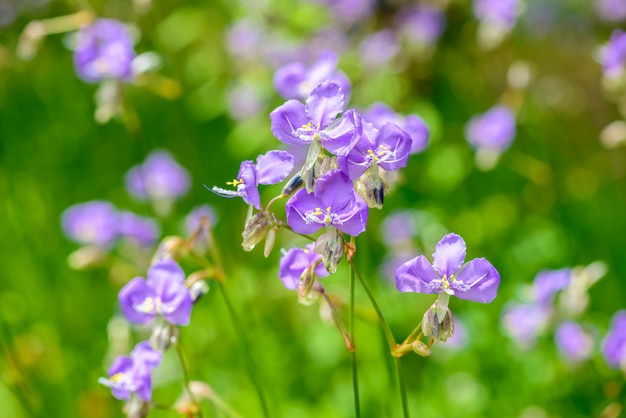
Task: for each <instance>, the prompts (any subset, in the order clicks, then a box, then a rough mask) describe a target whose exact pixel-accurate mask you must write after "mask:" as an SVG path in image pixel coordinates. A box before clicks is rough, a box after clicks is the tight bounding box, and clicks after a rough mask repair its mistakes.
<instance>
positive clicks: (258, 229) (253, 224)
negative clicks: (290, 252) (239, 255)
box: [241, 212, 276, 251]
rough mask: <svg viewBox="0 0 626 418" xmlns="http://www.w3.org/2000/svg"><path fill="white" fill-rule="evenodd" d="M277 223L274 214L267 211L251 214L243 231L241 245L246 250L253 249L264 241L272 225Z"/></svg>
mask: <svg viewBox="0 0 626 418" xmlns="http://www.w3.org/2000/svg"><path fill="white" fill-rule="evenodd" d="M275 225H276V219H275V218H274V215H272V214H271V213H267V212H258V213H256V214H255V215H253V216H251V217H250V219H248V222H246V226H245V227H244V229H243V232H242V233H241V236H242V237H243V241H242V242H241V246H242V247H243V250H244V251H252V249H253V248H254V246H255V245H257V244H258V243H259V242H261V241H263V239H265V237H266V236H267V233H268V232H269V231H270V229H271V228H272V226H275Z"/></svg>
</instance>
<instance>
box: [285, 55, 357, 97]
mask: <svg viewBox="0 0 626 418" xmlns="http://www.w3.org/2000/svg"><path fill="white" fill-rule="evenodd" d="M337 62H338V58H337V54H335V53H334V52H333V51H325V52H323V53H322V54H321V55H320V57H319V58H318V59H317V61H315V63H313V65H311V66H310V67H307V66H306V65H305V64H303V63H301V62H293V63H291V64H287V65H285V66H283V67H281V68H279V69H278V70H276V73H275V74H274V87H275V88H276V90H277V91H278V93H279V94H280V95H281V96H283V97H284V98H285V99H297V100H304V99H306V98H307V97H309V94H310V93H311V91H312V90H313V88H314V87H315V86H317V85H318V84H319V83H321V82H323V81H327V80H328V81H332V82H333V83H335V84H337V85H339V86H340V87H341V91H342V92H343V94H344V96H346V97H348V96H349V95H350V80H349V79H348V77H347V76H346V75H345V74H344V73H343V72H341V71H339V70H337Z"/></svg>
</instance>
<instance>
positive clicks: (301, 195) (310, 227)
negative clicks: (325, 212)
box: [285, 185, 322, 234]
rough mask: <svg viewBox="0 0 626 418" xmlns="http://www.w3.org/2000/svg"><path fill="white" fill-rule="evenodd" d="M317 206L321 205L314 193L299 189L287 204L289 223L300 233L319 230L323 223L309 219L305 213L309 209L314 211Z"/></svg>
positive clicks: (286, 210) (310, 232)
mask: <svg viewBox="0 0 626 418" xmlns="http://www.w3.org/2000/svg"><path fill="white" fill-rule="evenodd" d="M316 187H317V185H316ZM317 207H319V205H318V203H317V201H316V200H315V197H314V196H313V195H312V194H308V193H307V192H306V190H305V189H301V190H299V191H298V192H296V194H295V195H293V197H292V198H291V199H289V201H288V202H287V204H286V205H285V212H286V213H287V223H288V224H289V226H290V227H291V228H292V229H293V230H294V231H295V232H297V233H299V234H312V233H314V232H317V231H318V230H319V229H320V228H321V227H322V225H321V224H319V223H316V222H311V221H307V220H306V216H305V215H304V214H305V213H306V212H308V211H314V210H315V209H316V208H317Z"/></svg>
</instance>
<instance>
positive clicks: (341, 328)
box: [322, 287, 355, 351]
mask: <svg viewBox="0 0 626 418" xmlns="http://www.w3.org/2000/svg"><path fill="white" fill-rule="evenodd" d="M322 296H324V299H325V300H326V303H328V307H329V308H330V313H331V315H332V317H333V321H335V325H336V326H337V328H338V329H339V333H340V334H341V336H342V337H343V342H344V344H345V345H346V348H347V349H348V351H354V349H355V347H354V341H353V340H352V336H351V335H350V334H349V333H348V331H347V330H346V327H345V326H344V325H343V322H342V321H341V318H340V317H339V312H337V308H336V307H335V304H334V303H333V301H332V299H331V298H330V296H329V295H328V293H326V289H324V288H323V287H322Z"/></svg>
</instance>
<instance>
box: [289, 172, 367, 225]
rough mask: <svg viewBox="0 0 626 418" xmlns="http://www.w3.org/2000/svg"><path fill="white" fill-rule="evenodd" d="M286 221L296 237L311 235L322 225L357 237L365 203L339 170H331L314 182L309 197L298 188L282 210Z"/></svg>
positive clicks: (365, 210) (363, 217)
mask: <svg viewBox="0 0 626 418" xmlns="http://www.w3.org/2000/svg"><path fill="white" fill-rule="evenodd" d="M285 211H286V212H287V222H288V223H289V226H291V228H293V230H294V231H296V232H297V233H300V234H312V233H314V232H316V231H318V230H319V229H321V228H322V227H324V226H334V227H335V228H337V229H338V230H340V231H341V232H344V233H346V234H348V235H352V236H357V235H359V234H360V233H361V232H363V231H365V226H366V224H367V217H368V208H367V204H366V203H365V201H364V200H363V198H362V197H361V196H359V194H358V193H356V192H355V191H354V185H353V183H352V180H350V179H349V178H348V176H346V175H345V174H343V173H342V172H341V171H339V170H331V171H329V172H328V173H326V174H325V175H324V176H322V177H320V178H319V179H318V180H317V181H316V182H315V190H314V192H313V193H311V194H309V193H307V191H306V190H305V189H300V190H299V191H298V192H296V194H295V195H293V197H292V198H291V199H289V201H288V202H287V205H286V207H285Z"/></svg>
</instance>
